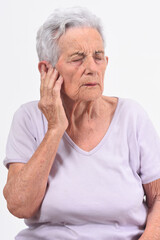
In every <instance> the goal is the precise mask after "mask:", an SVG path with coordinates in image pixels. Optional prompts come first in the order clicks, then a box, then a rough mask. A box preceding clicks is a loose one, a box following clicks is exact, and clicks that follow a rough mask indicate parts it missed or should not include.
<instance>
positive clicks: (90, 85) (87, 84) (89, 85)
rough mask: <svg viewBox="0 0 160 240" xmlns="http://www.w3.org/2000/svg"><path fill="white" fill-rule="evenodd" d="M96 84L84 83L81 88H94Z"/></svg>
mask: <svg viewBox="0 0 160 240" xmlns="http://www.w3.org/2000/svg"><path fill="white" fill-rule="evenodd" d="M97 85H98V84H97V83H86V84H83V86H87V87H94V86H97Z"/></svg>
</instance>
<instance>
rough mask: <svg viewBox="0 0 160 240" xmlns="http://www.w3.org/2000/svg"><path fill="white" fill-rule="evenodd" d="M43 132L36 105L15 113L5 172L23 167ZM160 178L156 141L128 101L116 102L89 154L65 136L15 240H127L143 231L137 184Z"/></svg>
mask: <svg viewBox="0 0 160 240" xmlns="http://www.w3.org/2000/svg"><path fill="white" fill-rule="evenodd" d="M46 131H47V120H46V119H45V117H44V115H43V114H42V113H41V111H40V110H39V109H38V101H33V102H29V103H26V104H23V105H22V106H21V107H20V108H19V109H18V110H17V111H16V113H15V115H14V118H13V121H12V126H11V129H10V133H9V137H8V142H7V148H6V158H5V160H4V164H5V165H6V166H7V165H8V164H9V163H13V162H22V163H26V162H27V161H29V159H30V158H31V156H32V155H33V153H34V152H35V151H36V149H37V147H38V146H39V144H40V143H41V141H42V140H43V138H44V136H45V133H46ZM158 178H160V139H159V136H158V135H157V133H156V131H155V129H154V127H153V124H152V123H151V121H150V119H149V117H148V115H147V113H146V112H145V111H144V109H143V108H142V107H141V106H140V105H139V104H138V103H137V102H136V101H134V100H131V99H124V98H119V99H118V104H117V107H116V110H115V113H114V115H113V118H112V121H111V123H110V126H109V128H108V130H107V132H106V134H105V136H104V137H103V138H102V140H101V141H100V142H99V144H98V145H97V146H96V147H94V148H93V149H92V150H91V151H89V152H87V151H84V150H83V149H81V148H80V147H78V146H77V145H76V144H75V143H74V142H73V141H72V139H71V138H70V137H69V135H68V134H67V133H66V132H65V133H64V135H63V137H62V139H61V141H60V144H59V147H58V150H57V154H56V157H55V160H54V163H53V166H52V169H51V171H50V174H49V177H48V187H47V190H46V194H45V196H44V199H43V202H42V204H41V208H40V210H39V211H38V212H37V214H36V215H35V217H33V218H30V219H25V223H26V225H27V226H29V228H27V229H25V230H23V231H22V232H20V233H19V234H18V235H17V236H16V238H15V239H16V240H27V239H30V240H33V239H34V240H36V239H37V240H39V239H43V240H53V239H55V240H72V239H77V240H82V239H83V240H97V239H98V240H104V239H109V240H124V239H125V240H133V239H138V237H140V236H141V234H142V233H143V231H144V228H145V224H146V218H147V211H148V209H147V206H146V203H145V201H144V190H143V184H145V183H149V182H152V181H154V180H156V179H158Z"/></svg>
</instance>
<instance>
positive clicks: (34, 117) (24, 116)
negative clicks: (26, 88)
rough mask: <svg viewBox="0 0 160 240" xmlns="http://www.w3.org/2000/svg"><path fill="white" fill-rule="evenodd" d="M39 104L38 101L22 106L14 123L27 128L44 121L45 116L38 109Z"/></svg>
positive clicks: (17, 111)
mask: <svg viewBox="0 0 160 240" xmlns="http://www.w3.org/2000/svg"><path fill="white" fill-rule="evenodd" d="M38 102H39V101H38V100H36V101H31V102H27V103H24V104H22V105H20V107H19V108H18V109H17V110H16V111H15V113H14V115H13V122H15V123H16V125H17V124H19V125H25V126H26V127H27V126H31V124H34V125H35V124H37V123H39V122H40V121H42V118H43V114H42V112H41V111H40V109H39V108H38Z"/></svg>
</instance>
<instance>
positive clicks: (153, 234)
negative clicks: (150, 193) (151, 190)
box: [139, 200, 160, 240]
mask: <svg viewBox="0 0 160 240" xmlns="http://www.w3.org/2000/svg"><path fill="white" fill-rule="evenodd" d="M159 239H160V201H159V200H155V202H154V204H153V206H152V207H151V208H150V209H149V212H148V217H147V223H146V228H145V231H144V233H143V234H142V236H141V237H140V238H139V240H159Z"/></svg>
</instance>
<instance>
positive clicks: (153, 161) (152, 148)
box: [137, 111, 160, 184]
mask: <svg viewBox="0 0 160 240" xmlns="http://www.w3.org/2000/svg"><path fill="white" fill-rule="evenodd" d="M138 122H139V124H138V132H137V136H138V145H139V152H140V176H141V179H142V183H143V184H146V183H149V182H152V181H154V180H156V179H158V178H160V138H159V136H158V134H157V132H156V130H155V128H154V126H153V124H152V122H151V120H150V118H149V117H148V115H147V113H146V112H145V111H142V112H141V114H140V116H139V121H138Z"/></svg>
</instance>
